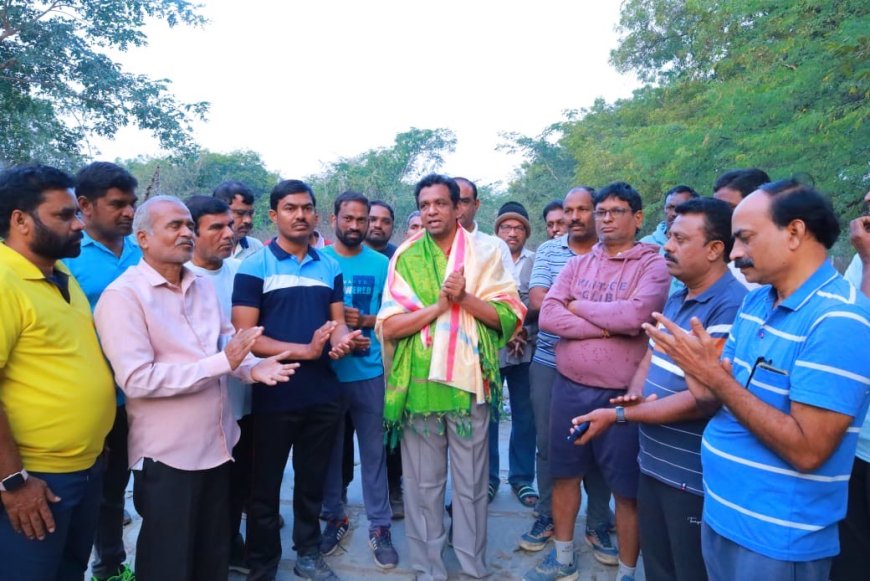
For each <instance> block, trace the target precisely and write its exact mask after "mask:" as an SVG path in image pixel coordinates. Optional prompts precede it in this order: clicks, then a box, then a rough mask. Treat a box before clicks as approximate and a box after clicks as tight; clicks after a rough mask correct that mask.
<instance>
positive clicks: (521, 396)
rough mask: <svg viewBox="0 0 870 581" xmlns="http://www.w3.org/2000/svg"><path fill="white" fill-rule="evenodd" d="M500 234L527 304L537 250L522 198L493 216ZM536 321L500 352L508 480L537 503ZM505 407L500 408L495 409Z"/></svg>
mask: <svg viewBox="0 0 870 581" xmlns="http://www.w3.org/2000/svg"><path fill="white" fill-rule="evenodd" d="M495 232H496V235H497V236H498V237H499V238H501V239H502V240H504V241H505V244H507V245H508V248H509V249H510V251H511V262H512V263H513V269H512V270H511V275H512V276H513V278H514V282H515V283H517V289H518V291H519V293H520V300H521V301H522V302H523V304H524V305H526V306H528V304H529V279H530V278H531V275H532V265H533V264H534V261H535V253H534V252H532V251H531V250H529V249H527V248H526V240H527V239H528V237H529V236H530V235H531V233H532V226H531V224H530V223H529V213H528V212H527V211H526V208H525V207H524V206H523V205H522V204H520V203H518V202H507V203H506V204H504V205H503V206H502V207H501V208H499V211H498V217H497V218H496V219H495ZM536 333H537V325H534V324H532V323H528V322H526V324H524V325H523V328H522V330H520V332H519V333H517V336H516V337H514V338H513V339H512V340H511V341H510V343H508V344H507V346H506V347H505V348H504V349H502V350H501V351H500V352H499V369H500V370H501V375H502V377H503V378H504V380H505V381H506V382H507V385H508V393H509V394H510V407H511V435H510V446H509V470H508V484H510V486H511V489H512V490H513V492H514V495H516V497H517V499H518V500H519V501H520V503H521V504H522V505H523V506H527V507H532V506H535V504H537V502H538V500H539V498H538V493H537V492H536V491H535V489H534V488H533V487H532V484H533V483H534V480H535V418H534V414H533V413H532V402H531V396H530V395H529V390H530V385H529V362H530V361H531V360H532V351H533V350H534V340H535V335H536ZM497 411H499V412H500V411H501V410H497ZM498 431H499V430H498V422H497V421H492V422H490V425H489V491H488V492H489V496H490V498H492V497H493V496H495V491H496V490H497V489H498V486H499V484H500V478H499V452H498Z"/></svg>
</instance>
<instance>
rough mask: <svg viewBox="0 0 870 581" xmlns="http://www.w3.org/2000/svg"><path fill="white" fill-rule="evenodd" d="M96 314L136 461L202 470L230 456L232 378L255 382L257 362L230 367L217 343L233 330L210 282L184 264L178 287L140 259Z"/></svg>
mask: <svg viewBox="0 0 870 581" xmlns="http://www.w3.org/2000/svg"><path fill="white" fill-rule="evenodd" d="M94 318H95V320H96V325H97V331H98V333H99V336H100V339H101V341H102V343H103V351H104V352H105V354H106V357H108V359H109V362H110V363H111V365H112V369H113V370H114V373H115V381H116V382H117V384H118V386H120V388H121V389H122V390H123V391H124V394H125V395H126V396H127V417H128V419H129V422H130V429H129V436H128V448H129V460H130V466H131V467H132V466H136V465H138V464H139V463H140V461H141V460H142V459H144V458H151V459H152V460H155V461H158V462H162V463H164V464H167V465H169V466H172V467H173V468H177V469H179V470H204V469H207V468H214V467H215V466H220V465H221V464H223V463H225V462H228V461H229V460H231V459H232V449H233V446H235V444H236V442H237V441H238V439H239V427H238V425H237V424H236V421H235V419H234V418H233V412H232V408H231V406H230V402H229V399H228V397H227V382H226V376H227V374H230V373H232V375H233V376H235V377H238V378H239V379H241V380H242V381H244V382H246V383H251V381H252V380H251V367H252V366H253V365H255V364H256V363H257V362H258V359H257V358H255V357H252V356H249V358H248V359H246V360H245V361H244V362H243V363H242V365H240V366H239V367H238V368H237V369H236V370H235V371H231V370H230V364H229V361H228V360H227V357H226V355H224V353H223V351H221V350H220V349H219V345H221V344H222V343H221V336H227V335H232V334H233V333H234V330H233V327H232V325H231V324H230V322H229V321H228V320H227V318H226V316H225V315H224V314H223V311H222V309H221V306H220V303H219V301H218V297H217V293H216V291H215V289H214V286H213V285H212V284H211V282H210V281H208V280H206V279H205V278H203V277H201V276H198V275H196V274H194V273H193V272H192V271H190V270H188V269H187V268H185V269H184V271H183V274H182V278H181V285H180V286H176V285H174V284H171V283H169V282H168V281H167V280H166V279H165V278H163V276H162V275H161V274H160V273H158V272H157V271H156V270H154V268H152V267H151V265H149V264H148V263H147V262H146V261H145V260H142V261H141V262H140V263H139V264H138V265H136V266H134V267H131V268H130V269H128V270H127V271H126V272H125V273H124V274H122V275H121V276H120V277H118V278H117V279H116V280H115V281H114V282H113V283H112V284H110V285H109V286H108V288H106V290H105V291H104V292H103V295H102V297H100V300H99V302H98V303H97V308H96V311H95V313H94Z"/></svg>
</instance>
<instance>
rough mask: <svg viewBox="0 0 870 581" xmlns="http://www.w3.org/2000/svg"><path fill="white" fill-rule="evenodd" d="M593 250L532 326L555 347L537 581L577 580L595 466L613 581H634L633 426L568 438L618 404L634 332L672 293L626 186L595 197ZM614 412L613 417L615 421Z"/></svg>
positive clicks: (636, 341) (569, 272)
mask: <svg viewBox="0 0 870 581" xmlns="http://www.w3.org/2000/svg"><path fill="white" fill-rule="evenodd" d="M594 203H595V210H594V212H593V215H594V217H595V229H596V232H597V233H598V240H599V242H598V243H597V244H596V245H595V246H593V247H592V251H591V252H589V253H588V254H584V255H582V256H576V257H574V258H572V259H571V260H570V261H568V263H567V264H566V265H565V268H564V269H563V270H562V272H561V273H560V274H559V277H558V278H557V279H556V282H555V284H554V285H553V286H552V288H551V289H550V291H549V292H548V293H547V296H546V297H545V298H544V302H543V304H542V305H541V312H540V316H539V319H538V324H539V326H540V328H541V330H542V331H547V332H549V333H552V334H554V335H557V336H558V337H559V342H558V343H557V344H556V370H557V371H558V375H557V377H556V380H555V382H554V384H553V392H552V403H551V407H550V472H551V475H552V477H553V501H552V510H553V520H554V524H555V531H554V534H553V539H554V544H555V548H554V549H553V551H552V552H551V553H550V554H549V555H548V556H547V558H546V559H545V560H544V561H543V562H541V563H540V564H538V566H537V567H535V568H534V569H532V570H531V571H529V572H528V573H527V574H526V576H525V579H527V580H530V581H531V580H534V581H544V580H555V579H562V578H576V575H577V565H576V562H575V557H574V525H575V521H576V519H577V513H578V510H579V508H580V493H579V486H580V481H581V479H582V478H583V476H584V475H585V474H586V473H587V472H588V471H589V470H590V469H591V468H592V467H593V466H597V467H598V468H599V469H600V470H601V473H602V474H603V475H604V479H605V481H606V482H607V484H608V486H609V487H610V489H611V490H612V491H613V495H614V497H615V499H616V532H617V536H618V539H619V561H618V564H619V571H618V572H617V574H616V578H617V579H618V580H619V581H633V579H634V571H635V567H636V565H637V558H638V554H639V547H638V534H637V501H636V499H637V487H638V479H639V476H640V472H639V469H638V465H637V453H638V432H637V426H636V425H633V424H629V423H626V422H625V418H624V416H623V417H618V418H617V425H616V426H614V428H613V429H611V430H609V431H608V433H606V434H604V435H602V436H601V437H599V438H597V439H596V440H593V441H592V442H591V443H589V444H586V445H582V446H579V445H574V443H573V442H572V441H570V440H568V439H566V437H567V436H568V432H569V429H570V428H571V427H572V424H571V420H572V418H573V417H575V416H576V415H577V414H578V412H579V413H581V414H585V413H588V412H590V411H592V410H593V409H596V408H599V407H607V406H609V405H610V400H611V399H612V398H614V397H618V396H620V395H624V394H625V393H626V390H627V387H628V385H629V383H630V382H631V379H632V376H633V375H634V373H635V371H636V370H637V367H638V365H639V364H640V361H641V359H642V358H643V356H644V353H645V351H646V341H645V338H644V336H643V332H642V330H641V325H642V324H643V323H647V322H650V321H652V320H653V319H652V313H653V312H654V311H660V310H661V309H662V307H663V306H664V304H665V300H666V299H667V296H668V286H669V283H670V280H669V276H668V271H667V267H666V264H665V260H664V258H663V257H662V256H661V255H660V254H659V252H658V250H659V249H658V247H657V246H654V245H651V244H645V243H642V242H637V241H636V240H635V237H636V235H637V231H638V230H639V229H640V227H641V224H642V223H643V210H642V208H643V202H642V201H641V198H640V194H638V193H637V191H635V189H634V188H632V187H631V186H630V185H629V184H627V183H625V182H616V183H612V184H609V185H607V186H605V187H604V188H602V189H601V190H600V191H599V192H598V193H596V194H595V197H594ZM618 411H619V410H617V412H618Z"/></svg>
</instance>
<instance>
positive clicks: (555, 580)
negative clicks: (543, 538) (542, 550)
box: [523, 549, 580, 581]
mask: <svg viewBox="0 0 870 581" xmlns="http://www.w3.org/2000/svg"><path fill="white" fill-rule="evenodd" d="M579 577H580V575H579V574H578V573H577V560H576V559H574V562H573V563H571V564H570V565H563V564H562V563H560V562H559V561H557V560H556V549H553V550H552V551H550V554H549V555H547V558H546V559H544V560H543V561H541V562H540V563H538V565H537V566H536V567H535V568H534V569H532V570H530V571H529V572H527V573H526V574H525V575H523V581H575V580H576V579H578V578H579Z"/></svg>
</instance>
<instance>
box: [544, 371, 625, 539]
mask: <svg viewBox="0 0 870 581" xmlns="http://www.w3.org/2000/svg"><path fill="white" fill-rule="evenodd" d="M556 373H557V372H556V368H555V367H550V366H549V365H544V364H542V363H538V362H536V361H532V364H531V366H530V367H529V381H531V384H532V386H531V399H532V412H533V413H534V414H535V431H536V436H535V437H536V441H537V446H538V452H537V456H536V457H535V460H536V470H535V471H536V472H537V474H536V477H537V479H538V495H539V497H538V498H539V500H538V504H537V505H536V506H535V512H537V513H538V514H539V515H541V516H548V517H551V516H552V515H553V509H552V503H553V478H552V476H550V458H549V454H550V400H551V399H552V394H553V382H554V381H555V380H556ZM583 486H584V488H586V495H587V496H588V499H587V505H586V526H587V528H589V529H597V528H599V527H603V526H610V489H609V488H607V483H606V482H605V481H604V476H602V475H601V471H600V470H599V469H598V466H593V467H592V468H591V469H590V470H589V472H587V473H586V474H585V475H584V477H583Z"/></svg>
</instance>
